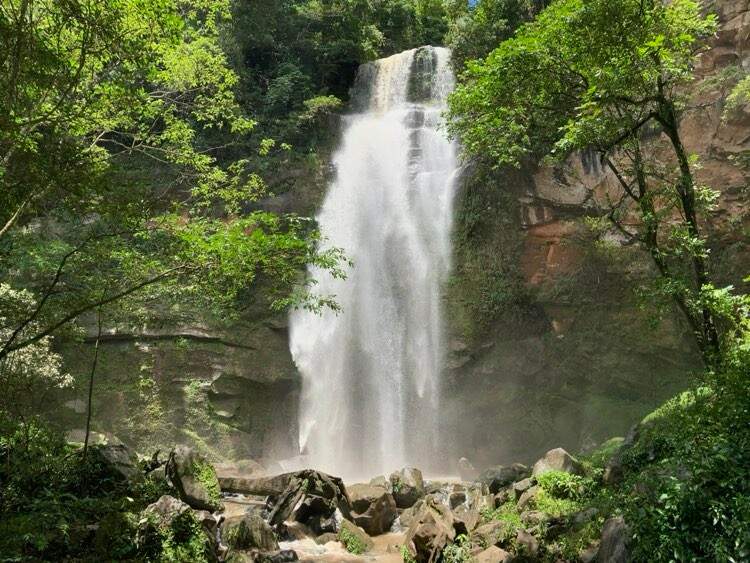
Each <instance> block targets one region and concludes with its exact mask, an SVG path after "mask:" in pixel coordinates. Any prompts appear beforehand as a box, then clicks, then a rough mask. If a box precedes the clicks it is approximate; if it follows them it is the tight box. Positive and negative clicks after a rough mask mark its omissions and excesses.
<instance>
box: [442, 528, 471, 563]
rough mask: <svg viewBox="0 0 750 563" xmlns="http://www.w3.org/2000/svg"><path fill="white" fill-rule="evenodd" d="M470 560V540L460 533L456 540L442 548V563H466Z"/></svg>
mask: <svg viewBox="0 0 750 563" xmlns="http://www.w3.org/2000/svg"><path fill="white" fill-rule="evenodd" d="M469 561H471V541H469V538H468V536H466V535H464V534H461V535H460V536H458V537H457V538H456V541H455V542H454V543H452V544H449V545H447V546H446V547H445V549H443V563H468V562H469Z"/></svg>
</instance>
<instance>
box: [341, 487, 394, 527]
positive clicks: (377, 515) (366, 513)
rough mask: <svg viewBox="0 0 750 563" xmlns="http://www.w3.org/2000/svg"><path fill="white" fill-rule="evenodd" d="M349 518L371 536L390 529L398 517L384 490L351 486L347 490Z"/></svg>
mask: <svg viewBox="0 0 750 563" xmlns="http://www.w3.org/2000/svg"><path fill="white" fill-rule="evenodd" d="M348 493H349V500H350V501H351V507H352V512H351V516H352V519H353V520H354V522H355V523H356V524H357V526H360V527H362V529H363V530H364V531H365V532H367V533H368V534H369V535H371V536H377V535H380V534H384V533H386V532H388V531H389V530H390V529H391V525H392V524H393V521H394V520H395V519H396V517H397V516H398V510H397V508H396V502H395V500H394V498H393V496H392V495H391V494H390V493H389V492H388V491H387V490H386V489H385V488H384V487H376V486H373V485H352V486H350V487H349V489H348Z"/></svg>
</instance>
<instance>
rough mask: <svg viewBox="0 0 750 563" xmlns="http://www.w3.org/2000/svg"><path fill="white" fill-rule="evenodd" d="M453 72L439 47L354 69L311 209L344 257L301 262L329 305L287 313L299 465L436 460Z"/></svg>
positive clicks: (433, 463) (370, 465)
mask: <svg viewBox="0 0 750 563" xmlns="http://www.w3.org/2000/svg"><path fill="white" fill-rule="evenodd" d="M453 84H454V79H453V74H452V72H451V68H450V53H449V51H448V50H447V49H443V48H437V47H421V48H419V49H413V50H411V51H406V52H404V53H400V54H398V55H393V56H392V57H388V58H385V59H381V60H378V61H374V62H372V63H367V64H365V65H362V66H361V67H360V69H359V72H358V76H357V79H356V82H355V86H354V88H353V92H352V106H353V109H354V110H355V111H357V113H355V114H353V115H349V116H347V117H346V118H345V119H344V125H343V126H344V131H343V136H342V141H341V145H340V147H339V149H338V150H337V152H336V154H335V156H334V158H333V164H334V166H335V169H336V178H335V180H334V181H333V183H332V184H331V185H330V186H329V188H328V192H327V194H326V198H325V201H324V203H323V206H322V208H321V210H320V213H319V215H318V217H317V219H318V223H319V226H320V229H321V233H322V235H323V236H324V237H325V243H326V245H330V246H334V247H340V248H343V249H344V251H345V252H346V254H347V256H348V257H349V258H351V259H352V261H353V263H354V266H353V267H352V268H351V270H350V271H349V272H348V279H346V280H338V279H334V278H332V277H330V276H329V275H328V274H327V273H325V272H322V271H320V270H317V269H313V270H312V271H311V274H312V275H313V276H314V277H315V278H316V279H317V280H318V281H319V285H318V286H317V288H316V291H319V292H321V293H325V294H333V295H335V296H336V300H337V302H338V303H339V304H340V305H341V307H342V311H341V312H340V313H339V314H336V313H335V312H333V311H326V312H324V313H323V314H322V315H315V314H312V313H309V312H306V311H297V312H295V313H293V314H292V316H291V335H290V342H291V344H290V346H291V351H292V355H293V357H294V360H295V362H296V364H297V367H298V368H299V370H300V372H301V374H302V377H303V387H302V399H301V406H300V445H301V447H302V449H303V452H304V453H305V454H307V455H308V456H309V459H308V464H309V465H311V466H313V467H315V468H318V469H322V470H325V471H329V472H333V473H335V474H339V475H344V476H350V477H356V476H362V475H374V474H377V473H378V472H386V471H391V470H393V469H396V468H398V467H401V466H403V465H406V464H417V465H420V466H421V467H424V468H430V467H433V468H435V469H437V468H439V459H440V440H439V437H440V423H441V421H440V416H439V409H440V387H441V385H440V379H441V372H442V369H443V351H444V345H443V327H442V325H443V323H442V316H441V291H442V286H443V284H444V282H445V281H446V278H447V276H448V273H449V270H450V255H451V247H450V232H451V226H452V215H453V208H452V203H453V194H454V184H455V177H456V172H457V159H456V147H455V146H454V144H453V143H452V142H450V141H449V140H448V139H447V138H446V136H445V133H444V132H443V131H442V128H441V125H442V112H443V111H444V110H445V106H446V97H447V95H448V93H449V92H450V91H451V89H452V88H453Z"/></svg>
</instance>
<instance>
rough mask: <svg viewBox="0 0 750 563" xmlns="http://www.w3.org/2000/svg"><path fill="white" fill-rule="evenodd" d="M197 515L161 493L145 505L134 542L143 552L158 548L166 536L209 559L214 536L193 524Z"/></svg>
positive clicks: (214, 550)
mask: <svg viewBox="0 0 750 563" xmlns="http://www.w3.org/2000/svg"><path fill="white" fill-rule="evenodd" d="M196 523H198V518H197V517H196V515H195V513H194V512H193V510H192V509H191V508H190V506H189V505H188V504H187V503H185V502H182V501H181V500H179V499H176V498H174V497H172V496H169V495H164V496H162V497H161V498H159V500H157V501H156V502H154V503H152V504H150V505H148V506H147V507H146V508H145V509H144V510H143V512H141V514H140V517H139V520H138V530H137V533H136V544H137V545H138V547H139V549H140V550H141V551H142V552H146V553H148V552H149V551H151V550H153V549H154V548H155V549H156V550H157V551H158V550H160V546H161V545H162V543H163V542H164V541H165V540H166V539H167V538H171V539H172V541H177V542H181V543H185V544H188V543H189V544H191V545H192V546H193V548H196V549H198V550H199V551H202V552H203V553H205V554H206V555H207V556H208V557H209V559H208V560H209V561H215V560H216V556H215V555H216V548H217V545H216V536H215V535H211V534H209V533H208V531H207V530H206V529H205V527H203V528H201V527H199V526H196Z"/></svg>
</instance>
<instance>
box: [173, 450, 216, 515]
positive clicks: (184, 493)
mask: <svg viewBox="0 0 750 563" xmlns="http://www.w3.org/2000/svg"><path fill="white" fill-rule="evenodd" d="M166 473H167V476H168V477H169V479H170V481H172V484H173V485H174V486H175V488H176V489H177V492H178V494H179V495H180V498H181V499H182V500H183V501H185V502H186V503H188V504H189V505H190V506H192V507H193V508H196V509H198V510H209V511H211V512H213V511H216V510H219V509H220V508H221V488H220V486H219V480H218V479H217V478H216V471H215V470H214V468H213V466H212V465H211V464H210V463H209V462H208V461H207V460H206V458H205V457H203V455H201V454H200V453H198V452H197V451H195V450H194V449H192V448H189V447H187V446H177V447H176V448H175V449H174V450H172V452H171V453H170V454H169V460H168V461H167V465H166Z"/></svg>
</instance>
